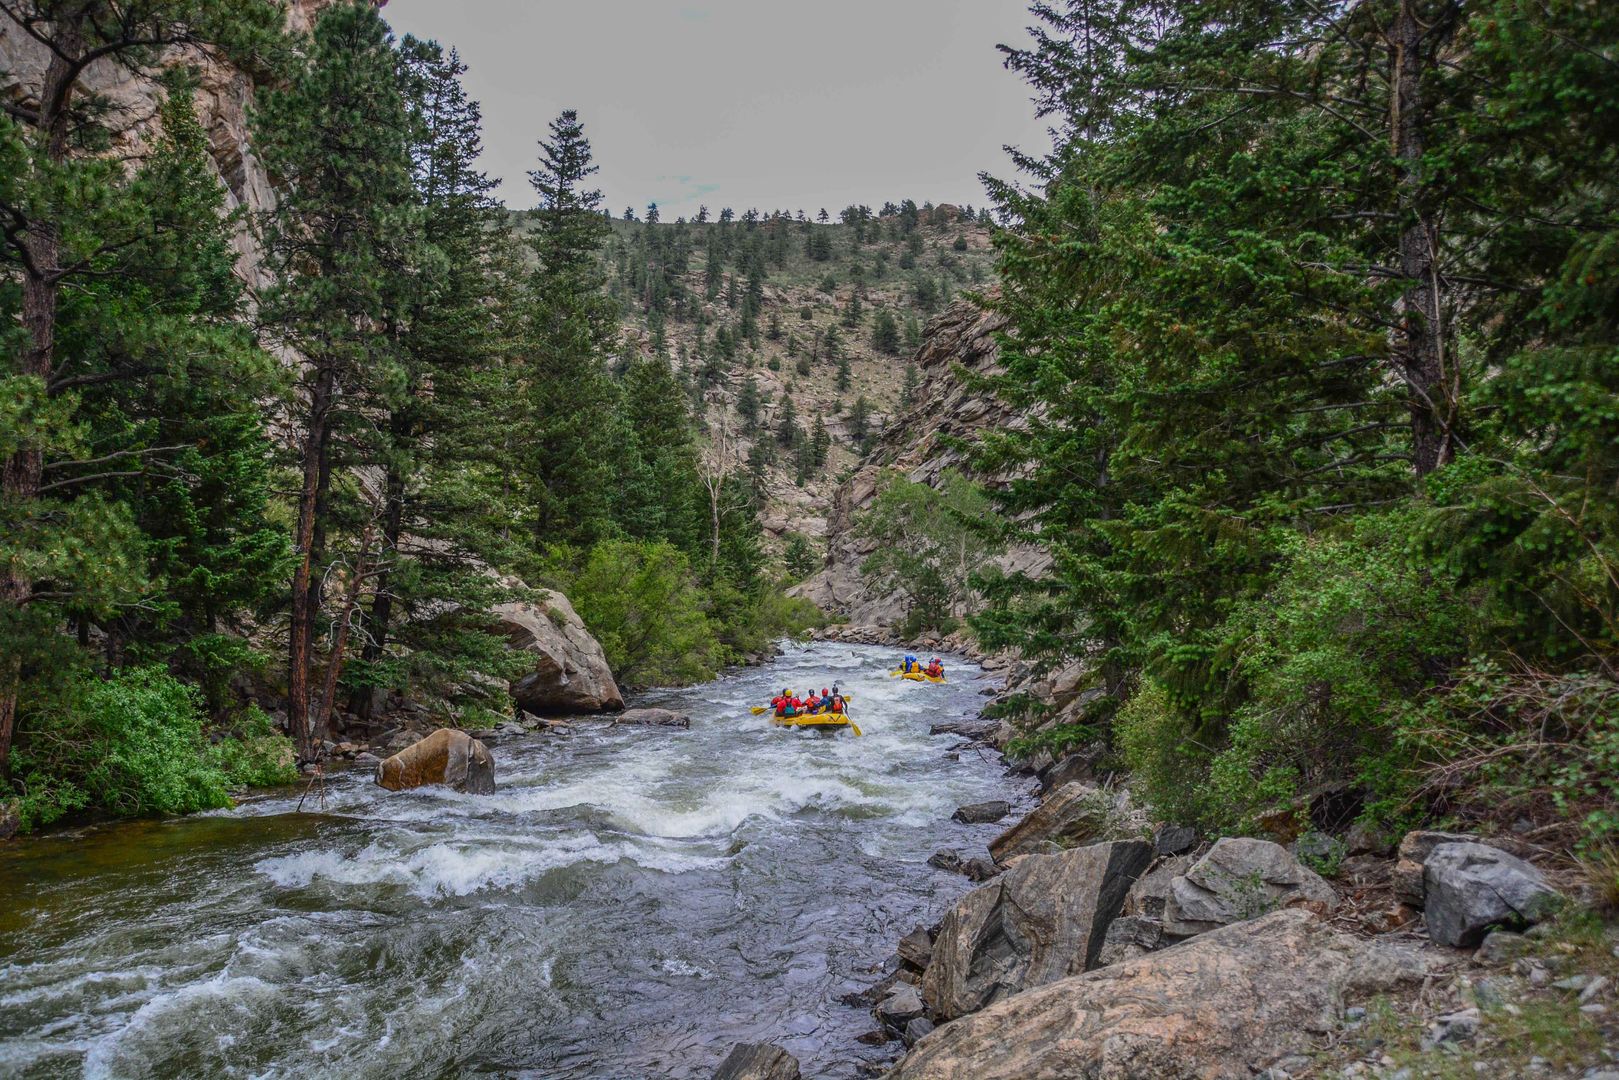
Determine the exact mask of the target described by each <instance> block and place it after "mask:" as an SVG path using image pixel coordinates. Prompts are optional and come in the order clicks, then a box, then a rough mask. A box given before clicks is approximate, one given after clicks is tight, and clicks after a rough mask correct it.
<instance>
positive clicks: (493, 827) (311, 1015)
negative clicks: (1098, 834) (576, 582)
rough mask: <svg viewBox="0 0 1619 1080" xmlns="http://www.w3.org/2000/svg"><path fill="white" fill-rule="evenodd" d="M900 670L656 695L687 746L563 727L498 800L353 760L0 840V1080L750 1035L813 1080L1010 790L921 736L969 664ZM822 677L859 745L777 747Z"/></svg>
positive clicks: (829, 673)
mask: <svg viewBox="0 0 1619 1080" xmlns="http://www.w3.org/2000/svg"><path fill="white" fill-rule="evenodd" d="M894 659H895V657H894V653H893V651H892V650H885V649H877V648H872V647H866V646H857V645H842V644H830V643H820V644H814V645H809V646H804V647H799V646H788V647H787V652H786V653H785V655H783V656H782V657H781V658H779V659H778V660H777V661H775V662H774V663H771V664H768V665H765V666H763V667H759V668H753V669H748V670H745V671H742V672H739V673H737V674H734V675H730V676H727V677H725V678H722V679H719V680H718V681H716V682H712V683H707V684H704V685H702V686H697V687H692V688H689V689H684V690H679V691H666V692H659V693H654V694H649V695H644V696H643V697H642V698H641V699H640V700H638V701H637V702H635V704H637V705H660V706H665V707H669V708H675V709H679V710H682V711H685V712H688V713H690V714H691V717H692V727H691V730H690V731H679V730H663V729H645V728H628V727H619V728H609V727H607V726H606V725H604V724H601V723H599V722H581V723H579V724H578V725H577V730H576V731H575V732H574V733H572V734H570V735H562V736H557V735H536V736H532V737H528V738H523V739H518V740H513V741H508V742H503V743H501V744H499V745H498V746H496V747H495V748H494V754H495V759H496V773H495V776H496V782H497V784H498V785H499V790H498V791H497V792H496V794H494V795H489V796H470V795H458V794H456V793H454V792H451V791H448V790H445V789H437V788H427V789H420V790H417V791H412V792H404V793H389V792H386V791H383V790H382V789H380V788H378V787H375V786H374V785H373V784H372V783H371V777H370V772H369V770H365V769H355V770H352V771H350V772H348V773H346V774H343V775H341V776H339V777H338V778H337V779H335V780H333V781H330V782H329V783H328V786H327V792H326V798H325V806H324V810H323V811H320V812H315V813H310V812H307V811H309V810H310V808H311V806H312V805H313V800H311V802H310V803H306V805H305V811H306V812H304V813H297V812H295V807H296V805H297V801H298V794H299V792H297V791H282V792H276V793H273V794H270V795H266V796H262V797H258V798H254V799H251V800H247V801H244V802H243V803H242V804H241V805H239V806H238V807H237V808H235V809H234V810H231V811H226V812H220V813H215V814H207V815H198V816H194V817H190V818H184V819H178V820H166V821H152V822H135V823H127V824H118V825H109V826H101V827H96V828H91V829H85V830H79V831H76V832H72V833H60V834H56V835H51V836H46V837H42V838H38V839H34V840H29V841H25V842H22V843H18V844H13V845H11V846H10V847H9V848H8V849H0V1077H28V1078H34V1077H63V1076H86V1077H94V1078H101V1077H117V1078H126V1077H127V1078H140V1077H241V1078H249V1077H252V1078H277V1077H343V1078H345V1080H359V1078H363V1077H402V1076H409V1077H460V1076H495V1077H534V1078H539V1077H544V1078H552V1077H591V1078H596V1077H600V1078H613V1080H629V1078H642V1077H647V1078H651V1077H659V1078H662V1077H681V1078H684V1077H700V1078H707V1077H708V1076H710V1075H711V1074H712V1072H713V1070H714V1068H715V1066H716V1065H717V1063H718V1062H719V1060H720V1059H721V1058H722V1057H723V1056H724V1055H725V1053H726V1052H727V1051H728V1050H729V1049H730V1047H731V1046H732V1044H734V1043H736V1042H739V1041H750V1040H762V1041H773V1042H778V1043H780V1044H782V1045H783V1046H785V1047H786V1048H787V1049H789V1050H790V1051H792V1052H793V1053H794V1054H796V1055H797V1056H798V1057H799V1059H800V1061H801V1062H802V1064H803V1066H804V1074H805V1076H806V1077H829V1078H844V1077H855V1076H859V1075H862V1071H861V1066H862V1064H863V1063H869V1062H872V1061H881V1060H887V1059H888V1058H890V1057H891V1056H892V1053H893V1051H892V1050H891V1049H883V1048H871V1047H866V1046H863V1045H861V1044H858V1043H856V1042H855V1037H856V1036H857V1035H859V1034H861V1033H862V1032H865V1031H869V1030H871V1029H872V1028H873V1026H874V1025H873V1022H872V1019H871V1016H870V1014H869V1013H868V1012H867V1011H866V1010H864V1009H861V1008H852V1007H850V1006H847V1005H844V1004H841V1003H840V1002H839V1001H838V998H839V997H840V996H841V995H842V994H844V993H847V992H849V991H851V990H859V989H863V988H865V987H866V986H869V985H870V984H871V983H873V982H875V981H877V979H878V978H879V976H880V973H879V972H877V971H875V970H874V967H875V965H876V964H877V963H879V962H880V961H882V960H883V959H884V958H885V957H887V956H889V955H890V954H891V953H892V952H893V947H894V942H895V939H896V938H897V937H898V936H899V935H900V934H903V933H904V932H906V931H908V930H909V929H911V928H912V927H913V926H915V925H917V924H919V923H925V922H931V921H933V920H934V919H936V918H937V917H938V915H939V914H940V913H941V912H942V911H943V909H944V908H945V907H946V905H947V904H948V903H949V902H950V901H951V900H953V899H954V898H955V897H956V896H958V895H960V894H961V893H962V892H964V891H965V890H966V888H967V887H968V886H967V883H966V881H965V880H964V879H963V878H961V877H959V876H957V875H954V874H946V873H943V872H941V871H937V870H934V869H932V868H931V867H929V866H928V865H927V864H926V859H927V856H928V855H929V854H930V853H931V852H932V851H934V850H935V849H937V848H939V847H945V846H954V847H971V846H974V845H980V846H981V845H982V844H983V843H984V842H986V841H987V840H988V839H989V838H990V837H992V836H994V835H995V833H996V832H997V831H998V829H999V828H1001V827H1002V826H997V825H979V826H967V825H959V824H955V823H953V822H951V821H950V814H951V812H952V811H953V810H954V809H955V808H956V807H957V806H958V805H961V804H963V803H968V802H975V801H980V800H984V799H991V798H1007V799H1011V800H1012V801H1013V802H1014V803H1016V802H1017V800H1018V798H1019V796H1020V794H1021V793H1022V791H1023V787H1022V785H1019V784H1018V783H1016V782H1015V781H1014V779H1013V778H1011V777H1009V776H1008V775H1007V774H1006V772H1005V771H1004V769H1003V768H1002V767H1001V765H1000V763H999V759H998V756H997V755H995V754H992V753H990V752H988V751H985V750H982V749H979V748H977V747H973V746H962V745H961V742H962V741H961V740H960V739H957V738H955V737H952V736H943V735H940V736H932V735H929V734H928V729H929V727H930V725H932V724H933V723H935V722H937V721H939V720H945V719H957V718H961V717H964V716H970V715H973V714H975V713H976V712H977V710H978V709H979V707H980V706H981V705H982V703H983V698H982V696H981V695H980V691H981V690H982V689H983V688H984V687H985V686H986V685H988V682H987V681H986V678H985V676H983V675H982V673H981V672H979V671H978V670H977V669H976V668H973V667H971V665H967V664H964V663H962V662H959V661H958V662H957V663H956V664H954V665H952V667H951V681H950V683H949V684H947V685H943V686H935V685H927V684H918V683H909V682H903V681H901V680H897V679H890V678H888V677H887V672H888V670H889V668H890V667H891V666H892V665H893V662H894ZM833 681H837V682H839V683H840V684H841V685H842V686H843V688H844V689H845V691H846V692H847V693H849V694H850V695H851V697H852V701H853V704H852V707H851V710H850V712H851V716H852V718H853V719H854V720H855V721H856V722H857V723H858V724H860V726H861V727H862V728H863V729H864V731H865V736H864V737H863V738H853V737H851V736H850V734H849V733H847V732H845V733H841V734H838V735H834V736H828V735H822V734H817V733H814V732H799V731H783V730H779V729H775V728H772V727H771V725H770V724H769V721H768V718H767V717H755V716H751V715H749V713H748V707H749V706H750V705H755V704H762V703H764V701H765V700H767V699H768V698H769V697H770V696H771V695H772V694H773V693H774V692H775V691H777V690H779V689H780V688H781V687H783V686H791V687H793V688H795V689H802V688H803V687H806V686H808V685H809V684H810V683H812V682H813V683H815V684H816V685H817V686H820V685H824V684H827V683H830V682H833Z"/></svg>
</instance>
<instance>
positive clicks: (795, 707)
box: [787, 697, 804, 716]
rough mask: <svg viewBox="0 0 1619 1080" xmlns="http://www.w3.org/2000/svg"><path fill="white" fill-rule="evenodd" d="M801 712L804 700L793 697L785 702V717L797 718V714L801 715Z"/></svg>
mask: <svg viewBox="0 0 1619 1080" xmlns="http://www.w3.org/2000/svg"><path fill="white" fill-rule="evenodd" d="M803 711H804V699H803V698H801V697H794V698H792V699H791V700H790V701H788V702H787V715H788V716H797V715H798V714H799V713H801V712H803Z"/></svg>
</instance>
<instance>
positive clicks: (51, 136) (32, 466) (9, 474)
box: [0, 7, 84, 777]
mask: <svg viewBox="0 0 1619 1080" xmlns="http://www.w3.org/2000/svg"><path fill="white" fill-rule="evenodd" d="M83 19H84V12H83V11H82V10H81V9H76V8H72V7H68V8H67V9H66V10H64V11H62V12H61V13H60V16H59V18H58V20H57V26H56V28H55V29H56V42H55V48H54V49H53V50H52V52H51V61H50V64H49V65H47V67H46V68H45V76H44V78H43V79H42V80H41V83H40V94H39V102H40V104H39V111H40V117H39V129H38V130H39V133H40V134H41V135H43V137H44V143H45V145H44V150H45V157H46V159H47V160H48V161H50V162H51V163H53V164H56V163H60V162H62V161H65V160H66V159H67V144H68V126H69V121H70V109H71V108H72V99H73V89H74V83H75V82H76V80H77V76H78V67H77V58H78V56H79V54H80V53H81V52H82V51H83V47H84V43H83V34H82V32H81V26H82V23H83ZM20 242H21V246H22V249H23V251H24V252H25V253H26V255H27V258H26V259H24V260H23V264H22V266H21V275H22V329H23V333H24V336H25V338H26V342H25V344H24V345H23V347H22V349H21V350H20V357H19V359H20V361H21V362H20V363H19V364H18V365H17V368H16V370H15V374H18V375H24V376H27V375H32V376H35V377H37V378H38V379H39V380H40V381H41V382H43V383H45V384H47V385H49V383H50V381H51V372H52V369H53V368H54V366H55V360H56V309H57V304H58V301H59V298H60V293H61V278H60V263H61V257H62V238H61V232H60V229H59V228H58V224H57V222H56V221H54V220H52V219H49V218H46V219H43V220H40V219H36V220H34V221H32V222H30V223H29V226H28V228H27V229H26V230H25V231H24V232H23V234H22V236H21V238H20ZM44 470H45V455H44V451H43V450H42V449H41V448H40V447H39V446H21V447H18V448H17V450H15V451H14V452H13V453H12V454H11V455H10V456H9V457H7V458H6V460H5V462H4V463H3V465H0V501H3V502H4V503H5V504H6V505H7V506H8V507H11V508H13V510H21V509H22V508H23V507H25V506H26V505H27V504H28V503H31V502H32V501H33V500H35V499H36V498H38V497H39V487H40V479H41V477H43V476H44ZM22 512H24V513H26V511H25V510H24V511H22ZM33 593H34V583H33V580H32V579H31V578H29V577H28V576H27V575H26V574H25V573H24V572H23V570H22V568H21V567H19V566H17V565H15V564H8V565H7V566H6V567H5V568H4V570H3V571H0V604H4V605H6V606H7V607H9V608H14V609H18V610H20V609H22V608H24V607H26V606H27V605H28V604H29V602H30V601H31V600H32V599H33ZM21 690H22V661H21V659H20V658H19V657H15V656H12V657H8V658H6V660H5V661H4V662H3V663H0V777H7V776H9V775H10V766H11V740H12V737H13V735H14V734H15V733H16V727H17V705H18V696H19V694H20V693H21Z"/></svg>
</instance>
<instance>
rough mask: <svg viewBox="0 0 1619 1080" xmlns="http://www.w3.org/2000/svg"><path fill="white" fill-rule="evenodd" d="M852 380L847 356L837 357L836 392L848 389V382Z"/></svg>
mask: <svg viewBox="0 0 1619 1080" xmlns="http://www.w3.org/2000/svg"><path fill="white" fill-rule="evenodd" d="M852 381H853V373H852V372H851V371H850V370H849V358H848V357H847V356H840V357H838V392H839V393H842V392H843V391H845V390H847V389H849V384H850V383H851V382H852Z"/></svg>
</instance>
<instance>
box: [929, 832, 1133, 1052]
mask: <svg viewBox="0 0 1619 1080" xmlns="http://www.w3.org/2000/svg"><path fill="white" fill-rule="evenodd" d="M1151 861H1152V845H1150V844H1147V843H1145V842H1143V841H1140V840H1122V841H1116V842H1113V843H1106V844H1093V845H1091V846H1089V847H1083V848H1076V849H1075V850H1073V851H1064V852H1062V853H1060V854H1057V855H1027V856H1024V857H1022V858H1020V859H1018V860H1017V861H1016V862H1015V863H1013V865H1012V867H1011V869H1009V870H1007V872H1006V873H1005V874H1003V875H1002V876H1001V877H1000V879H999V880H997V881H995V882H994V883H992V884H989V885H985V886H983V887H982V888H978V889H974V890H973V891H972V892H970V893H968V894H967V895H966V896H964V897H962V898H961V899H960V900H959V901H957V902H956V905H955V907H953V908H951V909H950V911H949V913H948V914H946V915H945V917H944V921H943V923H941V924H940V926H939V933H938V936H937V938H936V939H935V940H934V942H933V954H932V957H931V959H930V961H929V963H928V966H927V971H926V972H925V973H924V974H923V976H922V994H923V997H924V998H925V999H926V1001H927V1004H928V1008H929V1011H930V1013H931V1015H932V1017H933V1019H934V1020H935V1021H937V1022H943V1021H946V1020H953V1019H955V1018H956V1017H959V1016H965V1015H967V1014H968V1013H972V1012H977V1011H978V1010H979V1009H982V1008H984V1007H985V1006H986V1005H991V1004H993V1003H995V1002H997V1001H1000V1000H1002V999H1003V998H1006V997H1009V996H1011V995H1013V994H1017V993H1019V992H1021V991H1025V990H1028V989H1030V988H1031V987H1036V986H1044V985H1045V984H1047V983H1050V982H1055V981H1056V980H1058V979H1065V978H1067V977H1069V976H1071V975H1078V974H1080V973H1081V972H1083V971H1086V970H1088V969H1089V968H1091V967H1093V966H1095V963H1096V958H1097V955H1098V954H1099V953H1100V952H1101V949H1102V941H1103V936H1104V934H1105V932H1106V930H1107V926H1108V924H1109V923H1110V922H1112V921H1113V919H1114V917H1115V916H1117V915H1118V913H1119V909H1120V907H1122V906H1123V904H1124V897H1125V894H1126V893H1127V892H1129V890H1130V886H1131V884H1132V883H1134V881H1135V880H1136V877H1137V876H1138V875H1140V873H1141V872H1142V871H1143V870H1145V869H1146V868H1147V864H1148V863H1150V862H1151Z"/></svg>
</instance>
